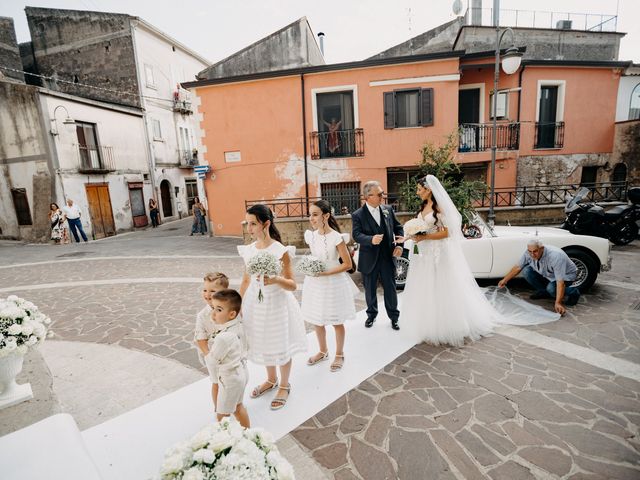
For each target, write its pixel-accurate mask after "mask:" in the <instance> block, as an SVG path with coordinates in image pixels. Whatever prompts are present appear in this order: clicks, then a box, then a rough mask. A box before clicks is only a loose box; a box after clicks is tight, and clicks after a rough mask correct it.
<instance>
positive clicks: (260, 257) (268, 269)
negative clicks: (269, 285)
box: [247, 252, 282, 302]
mask: <svg viewBox="0 0 640 480" xmlns="http://www.w3.org/2000/svg"><path fill="white" fill-rule="evenodd" d="M281 271H282V265H281V264H280V260H278V259H277V258H276V256H275V255H274V254H272V253H269V252H259V253H256V254H255V255H254V256H253V257H251V258H250V259H249V261H248V262H247V273H248V274H249V275H252V276H253V275H257V276H258V281H259V282H260V287H259V289H258V301H259V302H261V301H262V300H263V299H264V296H263V295H262V287H263V286H264V276H265V275H266V276H268V277H274V276H276V275H278V274H279V273H280V272H281Z"/></svg>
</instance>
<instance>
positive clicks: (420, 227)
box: [402, 218, 438, 255]
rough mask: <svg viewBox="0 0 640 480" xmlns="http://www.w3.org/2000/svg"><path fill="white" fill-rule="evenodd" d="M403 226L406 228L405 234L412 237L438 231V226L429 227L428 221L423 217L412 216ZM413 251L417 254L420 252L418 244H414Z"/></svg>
mask: <svg viewBox="0 0 640 480" xmlns="http://www.w3.org/2000/svg"><path fill="white" fill-rule="evenodd" d="M402 228H403V229H404V236H405V237H411V236H414V235H426V234H428V233H433V232H437V231H438V229H437V227H435V226H434V227H433V228H429V226H428V225H427V223H426V222H425V221H424V220H423V219H422V218H412V219H411V220H408V221H407V222H406V223H405V224H404V225H403V226H402ZM413 253H415V254H416V255H417V254H418V253H419V251H418V244H417V243H414V244H413Z"/></svg>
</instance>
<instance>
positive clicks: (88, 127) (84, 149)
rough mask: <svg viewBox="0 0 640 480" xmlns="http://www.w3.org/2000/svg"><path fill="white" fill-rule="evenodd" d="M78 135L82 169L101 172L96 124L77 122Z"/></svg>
mask: <svg viewBox="0 0 640 480" xmlns="http://www.w3.org/2000/svg"><path fill="white" fill-rule="evenodd" d="M76 135H77V137H78V150H79V152H80V168H81V169H83V170H100V169H101V168H102V161H101V157H100V148H99V146H98V131H97V129H96V124H95V123H88V122H79V121H76Z"/></svg>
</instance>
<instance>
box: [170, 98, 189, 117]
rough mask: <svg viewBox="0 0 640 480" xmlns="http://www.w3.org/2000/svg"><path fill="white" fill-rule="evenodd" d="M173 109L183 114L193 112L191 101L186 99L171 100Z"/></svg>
mask: <svg viewBox="0 0 640 480" xmlns="http://www.w3.org/2000/svg"><path fill="white" fill-rule="evenodd" d="M173 111H174V112H179V113H182V114H185V115H190V114H192V113H193V109H192V108H191V102H190V101H188V100H177V99H174V100H173Z"/></svg>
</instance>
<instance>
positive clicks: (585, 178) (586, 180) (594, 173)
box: [580, 166, 600, 187]
mask: <svg viewBox="0 0 640 480" xmlns="http://www.w3.org/2000/svg"><path fill="white" fill-rule="evenodd" d="M599 168H600V167H598V166H593V167H582V175H581V177H580V186H581V187H593V186H594V185H595V183H596V182H597V180H598V169H599Z"/></svg>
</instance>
